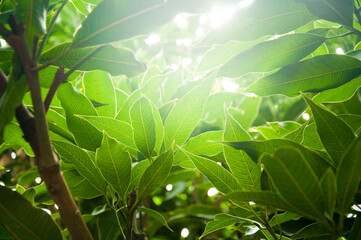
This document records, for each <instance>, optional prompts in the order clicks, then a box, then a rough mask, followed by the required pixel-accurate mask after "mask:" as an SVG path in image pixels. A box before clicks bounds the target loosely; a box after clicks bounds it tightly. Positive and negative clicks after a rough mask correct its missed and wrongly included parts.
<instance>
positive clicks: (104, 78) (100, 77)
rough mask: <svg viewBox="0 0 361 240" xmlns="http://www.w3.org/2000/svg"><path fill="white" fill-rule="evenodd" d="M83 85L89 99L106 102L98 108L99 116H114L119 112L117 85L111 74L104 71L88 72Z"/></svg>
mask: <svg viewBox="0 0 361 240" xmlns="http://www.w3.org/2000/svg"><path fill="white" fill-rule="evenodd" d="M83 86H84V89H85V90H84V93H85V95H86V96H87V97H88V98H89V99H91V100H94V101H97V102H99V103H102V104H104V106H101V107H97V108H96V111H97V112H98V114H99V116H104V117H112V118H114V117H115V114H116V113H117V109H116V108H117V106H116V97H115V87H114V84H113V80H112V79H111V78H110V76H109V74H108V73H106V72H104V71H92V72H87V73H85V74H84V77H83Z"/></svg>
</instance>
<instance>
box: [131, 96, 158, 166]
mask: <svg viewBox="0 0 361 240" xmlns="http://www.w3.org/2000/svg"><path fill="white" fill-rule="evenodd" d="M129 114H130V118H131V121H132V127H133V134H134V142H135V144H136V145H137V147H138V149H139V151H140V152H141V153H142V154H143V155H144V156H145V157H146V158H148V159H151V158H152V152H153V149H154V146H155V142H156V128H155V122H154V116H153V108H152V104H151V103H150V101H149V100H148V99H147V98H146V97H141V98H140V99H139V100H138V101H137V102H135V103H134V104H133V106H132V108H131V109H130V113H129Z"/></svg>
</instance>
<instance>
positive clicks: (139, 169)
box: [128, 160, 150, 192]
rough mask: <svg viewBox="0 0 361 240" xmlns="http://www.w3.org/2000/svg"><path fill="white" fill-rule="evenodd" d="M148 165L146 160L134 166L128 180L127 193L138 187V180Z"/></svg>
mask: <svg viewBox="0 0 361 240" xmlns="http://www.w3.org/2000/svg"><path fill="white" fill-rule="evenodd" d="M149 165H150V163H149V161H148V160H143V161H141V162H137V163H136V164H135V166H133V167H132V177H131V179H130V183H129V187H128V192H131V191H132V190H133V189H136V188H137V187H138V184H139V181H140V178H141V177H142V175H143V173H144V171H145V170H146V169H147V168H148V167H149Z"/></svg>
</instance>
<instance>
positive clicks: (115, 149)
mask: <svg viewBox="0 0 361 240" xmlns="http://www.w3.org/2000/svg"><path fill="white" fill-rule="evenodd" d="M95 163H96V165H97V166H98V168H99V169H100V172H101V173H102V175H103V177H104V179H105V180H106V181H107V182H108V183H109V184H110V185H111V186H112V187H113V188H114V190H115V191H116V192H117V193H119V194H120V196H121V197H122V198H124V199H125V198H126V194H127V189H128V186H129V181H130V177H131V168H132V161H131V158H130V156H129V153H128V152H126V151H125V150H124V149H123V147H122V145H120V144H119V143H118V142H117V141H116V140H114V139H113V138H110V137H109V136H108V134H107V133H106V132H103V141H102V145H101V146H100V148H98V149H97V151H96V155H95Z"/></svg>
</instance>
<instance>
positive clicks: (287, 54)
mask: <svg viewBox="0 0 361 240" xmlns="http://www.w3.org/2000/svg"><path fill="white" fill-rule="evenodd" d="M324 41H325V38H324V37H321V36H318V35H313V34H308V33H295V34H290V35H285V36H283V37H280V38H277V39H275V40H269V41H266V42H262V43H259V44H257V45H255V46H253V47H251V48H249V49H247V50H245V51H243V52H241V53H240V54H238V55H236V56H235V57H233V58H232V59H231V60H230V61H229V62H227V63H226V64H225V65H224V66H223V67H222V68H221V69H220V70H219V72H218V76H224V77H230V78H237V77H240V76H242V75H244V74H246V73H249V72H269V71H271V70H273V69H275V68H279V67H283V66H285V65H288V64H292V63H296V62H298V61H300V60H301V59H303V58H304V57H306V56H307V55H309V54H310V53H312V52H313V51H314V50H316V49H317V48H318V47H319V46H320V45H321V44H322V43H323V42H324Z"/></svg>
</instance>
